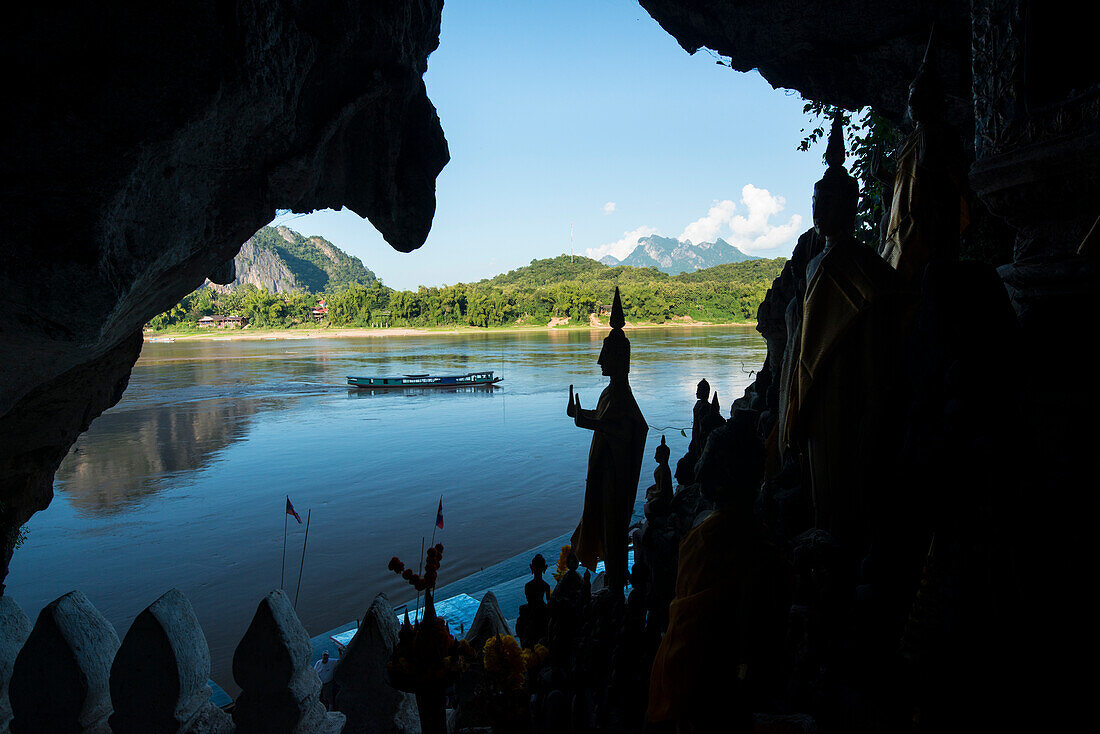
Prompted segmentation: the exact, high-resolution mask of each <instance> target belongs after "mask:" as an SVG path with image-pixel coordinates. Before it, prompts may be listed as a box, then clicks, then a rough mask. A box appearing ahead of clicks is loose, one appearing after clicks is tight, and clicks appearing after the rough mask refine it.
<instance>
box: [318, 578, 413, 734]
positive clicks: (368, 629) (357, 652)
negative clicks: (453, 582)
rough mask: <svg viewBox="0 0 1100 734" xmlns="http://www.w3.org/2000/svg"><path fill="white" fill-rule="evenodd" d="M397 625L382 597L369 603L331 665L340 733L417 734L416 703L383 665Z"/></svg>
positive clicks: (388, 603) (395, 643) (387, 602)
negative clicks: (336, 688)
mask: <svg viewBox="0 0 1100 734" xmlns="http://www.w3.org/2000/svg"><path fill="white" fill-rule="evenodd" d="M399 627H400V625H399V624H398V622H397V616H396V615H395V614H394V612H393V607H391V606H390V602H389V599H387V598H386V595H385V594H379V595H378V596H376V597H375V598H374V601H373V602H371V605H370V608H369V609H368V610H367V613H366V614H365V615H363V623H362V624H361V625H359V630H358V631H357V632H356V633H355V637H353V638H352V640H351V644H350V645H348V649H347V651H346V652H345V653H344V655H343V657H341V658H340V664H339V665H338V666H336V674H335V677H336V683H337V685H338V686H339V688H340V691H339V693H337V694H336V708H337V709H338V710H340V711H341V712H342V713H343V714H345V715H346V716H347V717H348V723H347V726H345V727H344V734H399V733H401V734H404V732H409V733H410V734H411V732H414V731H419V730H420V723H419V718H418V717H417V715H416V702H415V701H414V700H413V698H412V696H410V695H408V694H406V693H403V692H401V691H398V690H397V689H396V688H393V687H392V686H391V685H390V684H389V681H388V680H387V678H386V663H388V662H389V660H390V657H391V656H392V655H393V648H394V646H396V645H397V630H398V629H399Z"/></svg>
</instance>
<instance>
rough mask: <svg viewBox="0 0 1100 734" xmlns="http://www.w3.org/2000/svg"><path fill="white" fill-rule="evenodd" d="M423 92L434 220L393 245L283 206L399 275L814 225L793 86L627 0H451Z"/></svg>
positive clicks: (761, 244) (813, 175)
mask: <svg viewBox="0 0 1100 734" xmlns="http://www.w3.org/2000/svg"><path fill="white" fill-rule="evenodd" d="M425 83H426V84H427V88H428V94H429V96H430V97H431V99H432V101H433V102H434V103H435V106H436V109H437V110H438V111H439V117H440V120H441V122H442V124H443V130H444V132H445V133H446V135H447V141H448V144H449V146H450V151H451V162H450V163H449V164H448V165H447V167H446V168H444V169H443V172H442V173H441V174H440V176H439V179H438V182H437V191H436V193H437V199H438V208H437V211H436V216H435V222H434V224H433V226H432V232H431V235H430V236H429V237H428V241H427V243H426V244H425V245H424V246H423V247H422V248H421V249H420V250H418V251H416V252H414V253H411V254H402V253H398V252H396V251H394V250H393V249H391V248H390V247H389V246H388V245H387V244H386V243H385V241H384V240H383V239H382V237H381V235H379V234H378V232H377V231H376V230H375V229H374V228H373V227H372V226H371V225H370V223H369V222H367V221H366V220H364V219H360V218H359V217H358V216H356V215H355V214H353V213H352V212H350V211H347V210H344V211H340V212H333V211H323V212H315V213H312V214H309V215H306V216H300V215H288V216H284V217H280V218H279V219H277V220H276V221H277V222H285V223H286V224H287V225H288V226H290V227H291V228H292V229H295V230H298V231H299V232H301V233H302V234H305V235H314V234H319V235H322V236H324V237H326V238H327V239H329V240H331V241H332V242H333V243H335V244H336V245H337V246H338V247H341V248H342V249H344V250H346V251H348V252H350V253H352V254H354V255H356V256H358V257H359V258H361V259H362V260H363V262H364V264H365V265H367V267H369V268H371V269H372V270H374V271H375V272H376V273H377V274H378V275H379V276H380V277H381V278H382V279H383V281H384V282H385V283H386V284H388V285H390V286H393V287H396V288H415V287H416V286H417V285H421V284H423V285H440V284H443V283H447V284H453V283H457V282H471V281H476V280H479V279H481V278H485V277H489V276H491V275H494V274H497V273H500V272H505V271H507V270H511V269H513V268H516V267H519V266H522V265H526V264H527V263H529V262H530V261H531V260H532V259H534V258H543V257H552V256H554V255H558V254H561V253H563V252H569V231H570V223H571V222H572V223H573V227H574V240H575V245H574V248H575V251H576V253H577V254H584V253H586V252H587V253H588V254H590V255H594V256H597V257H598V256H599V255H601V254H605V253H608V252H610V253H612V254H617V255H619V256H622V255H624V254H626V253H627V252H629V249H630V247H631V245H632V244H633V243H634V242H635V241H636V239H637V237H638V236H642V235H645V234H651V233H655V234H661V235H664V236H668V237H681V238H682V237H687V238H688V239H691V240H693V241H696V242H698V241H701V240H713V239H714V237H715V236H721V237H723V238H725V239H726V240H728V241H730V242H731V243H733V244H735V245H738V246H740V247H741V248H742V249H744V250H746V251H747V252H750V253H752V254H755V255H761V256H765V257H776V256H780V255H782V256H786V255H789V254H790V251H791V248H792V247H793V245H794V241H795V239H796V238H797V235H798V234H799V233H801V232H802V231H804V230H805V229H807V228H808V227H809V226H810V197H811V194H812V188H813V182H814V181H816V180H817V179H818V178H820V176H821V173H822V170H823V169H822V164H821V156H820V152H819V151H814V152H810V153H802V152H799V151H797V150H796V147H797V145H798V141H799V140H800V138H801V134H800V130H801V128H802V127H803V126H804V120H805V116H804V115H803V114H802V105H803V102H802V100H801V99H800V97H799V96H798V95H797V94H792V93H789V92H785V91H784V90H775V89H772V88H771V86H770V85H769V84H768V83H767V82H766V81H764V79H763V78H761V77H760V76H759V75H758V74H756V73H755V72H752V73H748V74H742V73H739V72H736V71H733V70H731V69H729V68H727V67H723V66H719V65H717V64H716V63H715V57H713V56H712V55H710V54H709V53H708V52H707V51H705V50H701V51H699V52H698V53H696V54H695V55H694V56H689V55H688V54H687V52H685V51H684V50H683V49H682V48H680V46H679V45H678V44H677V43H676V41H675V40H674V39H673V38H672V36H670V35H668V34H667V33H665V32H664V30H662V29H661V27H660V26H659V25H658V24H657V23H656V21H654V20H653V19H652V18H650V17H649V14H648V13H646V12H645V10H644V9H642V7H641V6H640V5H638V4H637V3H636V2H634V0H583V1H575V0H554V1H553V2H550V1H548V0H523V1H522V2H515V0H511V1H510V2H503V1H498V0H447V3H446V5H445V6H444V8H443V26H442V34H441V37H440V46H439V49H438V50H437V51H436V52H435V53H433V54H432V55H431V57H430V58H429V60H428V73H427V74H426V75H425Z"/></svg>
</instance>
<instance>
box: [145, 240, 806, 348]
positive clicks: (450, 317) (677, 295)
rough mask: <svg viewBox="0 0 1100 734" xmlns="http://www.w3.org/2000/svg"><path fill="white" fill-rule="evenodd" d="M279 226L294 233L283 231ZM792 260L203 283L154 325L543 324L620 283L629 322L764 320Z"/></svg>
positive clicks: (575, 317) (587, 306)
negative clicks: (417, 278) (427, 277)
mask: <svg viewBox="0 0 1100 734" xmlns="http://www.w3.org/2000/svg"><path fill="white" fill-rule="evenodd" d="M261 232H263V230H261ZM271 232H272V233H274V235H275V237H278V238H279V239H283V240H284V241H285V240H286V238H285V237H283V236H282V234H281V233H280V232H277V231H275V230H271ZM269 235H270V233H265V240H264V241H263V245H264V246H268V245H270V246H271V247H275V248H277V249H280V251H286V252H289V253H290V254H291V255H292V256H295V257H298V258H299V259H301V260H305V261H308V262H311V263H313V264H314V265H316V266H317V267H318V268H319V267H320V265H318V264H317V263H315V262H314V261H313V260H310V259H309V257H308V252H307V251H304V250H293V249H292V248H291V247H287V246H284V245H283V244H281V243H279V242H278V241H272V240H269V239H266V238H267V237H268V236H269ZM303 239H305V238H303ZM317 239H319V238H317ZM288 244H290V243H288ZM349 259H351V260H354V261H355V263H359V261H358V260H357V259H354V258H349ZM784 262H786V261H785V260H784V259H783V258H776V259H773V260H752V261H749V262H741V263H730V264H726V265H718V266H716V267H713V268H707V269H705V270H697V271H695V272H692V273H682V274H680V275H674V276H670V275H668V274H666V273H663V272H661V271H659V270H657V269H656V268H633V267H628V266H623V265H620V266H617V267H609V266H607V265H604V264H603V263H600V262H597V261H595V260H591V259H589V258H584V257H570V256H569V255H559V256H558V257H554V258H547V259H544V260H533V261H531V263H530V264H529V265H526V266H524V267H522V268H517V269H516V270H512V271H510V272H508V273H504V274H502V275H498V276H495V277H493V278H488V279H485V280H482V281H480V282H477V283H469V284H467V283H458V284H456V285H444V286H438V287H436V286H433V287H424V286H421V287H419V288H418V289H417V290H415V291H397V290H393V289H392V288H387V287H385V286H384V285H382V282H381V281H380V280H377V279H375V280H372V281H371V282H369V283H363V282H362V281H361V280H355V279H352V280H350V282H347V281H345V282H343V283H342V285H340V286H339V287H333V286H331V283H332V282H333V281H334V280H335V278H331V277H330V281H329V283H330V285H329V286H328V287H326V288H325V289H324V290H322V291H314V293H313V294H310V293H307V292H297V293H287V294H283V293H277V294H273V293H269V292H267V291H266V290H264V289H260V288H256V287H255V286H244V287H242V288H241V289H239V290H237V291H234V292H232V293H227V294H219V293H216V292H212V291H211V290H210V289H200V290H198V291H196V292H195V293H193V294H191V295H190V296H188V297H187V298H186V299H184V301H183V302H181V303H180V304H178V305H177V306H176V307H175V308H173V309H172V310H171V311H169V312H168V313H166V314H162V315H161V316H158V317H157V318H156V319H154V320H153V321H152V322H151V324H152V325H153V326H154V327H155V328H165V327H169V326H174V325H187V324H188V323H194V322H196V321H197V320H198V319H199V318H201V317H202V316H204V315H206V314H210V313H216V314H230V313H236V314H240V315H242V316H248V317H249V321H250V322H251V323H252V324H254V325H256V326H293V325H296V324H309V323H312V317H311V315H310V311H311V309H312V307H313V306H314V305H315V304H316V302H317V301H318V300H319V299H322V298H323V299H325V300H326V301H327V303H328V307H329V312H328V316H327V317H326V320H327V322H328V323H331V324H333V325H337V326H367V325H373V324H379V323H384V324H389V325H402V326H446V325H468V326H512V325H542V324H546V323H548V322H549V321H550V320H551V319H552V318H555V317H559V318H560V317H568V318H569V319H570V320H571V322H572V323H575V324H576V323H580V324H587V323H588V320H589V315H590V314H593V313H598V312H599V310H600V306H602V305H607V304H609V303H611V297H612V294H613V293H614V290H615V286H619V288H620V290H621V294H622V299H623V308H624V310H625V311H626V317H627V319H628V320H630V321H634V322H652V323H661V322H664V321H668V320H670V319H673V318H677V317H690V318H693V319H695V320H697V321H707V322H711V323H729V322H742V321H751V320H753V319H755V318H756V309H757V308H758V307H759V305H760V302H761V301H762V300H763V299H764V294H765V293H767V291H768V288H769V287H770V286H771V283H772V280H774V279H775V277H776V276H778V275H779V272H780V271H781V270H782V268H783V264H784ZM360 266H361V264H360ZM364 270H366V269H365V268H364ZM367 272H369V271H367ZM372 276H373V274H372ZM311 290H312V288H311ZM605 320H606V317H605Z"/></svg>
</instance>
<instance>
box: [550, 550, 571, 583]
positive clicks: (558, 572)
mask: <svg viewBox="0 0 1100 734" xmlns="http://www.w3.org/2000/svg"><path fill="white" fill-rule="evenodd" d="M571 550H573V548H572V546H568V545H563V546H562V547H561V551H560V552H559V553H558V565H557V568H555V569H554V580H555V581H561V577H562V576H564V575H565V572H566V571H568V570H569V565H568V564H567V561H568V560H569V552H570V551H571Z"/></svg>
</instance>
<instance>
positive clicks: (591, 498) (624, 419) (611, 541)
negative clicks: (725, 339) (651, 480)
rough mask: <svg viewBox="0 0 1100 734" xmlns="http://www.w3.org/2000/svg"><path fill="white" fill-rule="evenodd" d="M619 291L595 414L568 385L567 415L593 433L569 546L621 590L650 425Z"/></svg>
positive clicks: (602, 356) (602, 354) (602, 358)
mask: <svg viewBox="0 0 1100 734" xmlns="http://www.w3.org/2000/svg"><path fill="white" fill-rule="evenodd" d="M625 324H626V321H625V319H624V318H623V306H622V301H621V300H620V299H619V289H618V288H616V289H615V300H614V301H613V302H612V306H611V333H610V334H609V335H608V336H607V338H605V339H604V341H603V349H602V350H601V352H600V359H599V364H600V366H601V367H602V368H603V374H604V375H606V376H607V377H609V378H611V379H610V382H609V384H608V386H607V387H606V388H605V389H604V391H603V393H601V394H600V400H599V402H598V403H597V404H596V409H595V410H584V409H583V408H581V399H580V395H576V396H574V395H573V386H572V385H570V386H569V407H568V408H567V409H566V414H567V415H568V416H569V417H571V418H573V421H574V423H576V425H578V426H580V427H581V428H587V429H588V430H590V431H592V448H591V449H590V450H589V452H588V477H587V479H586V481H585V490H584V512H583V514H582V515H581V521H580V524H579V525H577V529H576V531H575V532H574V533H573V539H572V540H571V541H570V545H572V547H573V552H574V553H576V554H577V557H578V558H579V559H580V561H581V563H583V564H584V565H585V566H587V567H588V568H595V567H596V563H597V561H598V560H599V559H600V558H603V559H604V561H605V568H606V570H607V585H608V587H609V588H611V589H617V590H619V591H621V590H622V589H623V587H624V586H625V585H626V578H627V567H626V562H627V548H626V545H627V537H626V535H627V528H628V527H629V525H630V517H631V515H632V514H633V511H634V499H635V497H636V496H637V494H638V475H639V474H640V473H641V470H642V455H643V453H644V451H645V437H646V434H647V433H648V432H649V426H648V424H647V423H646V421H645V418H644V417H643V416H642V411H641V410H639V408H638V403H637V402H635V400H634V394H633V393H632V392H631V391H630V383H629V381H628V380H627V373H628V372H629V371H630V341H629V340H628V339H627V338H626V334H624V333H623V326H624V325H625Z"/></svg>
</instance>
